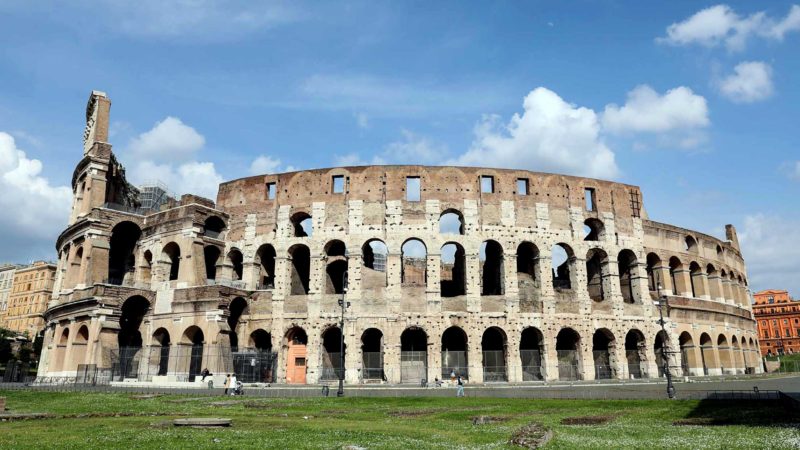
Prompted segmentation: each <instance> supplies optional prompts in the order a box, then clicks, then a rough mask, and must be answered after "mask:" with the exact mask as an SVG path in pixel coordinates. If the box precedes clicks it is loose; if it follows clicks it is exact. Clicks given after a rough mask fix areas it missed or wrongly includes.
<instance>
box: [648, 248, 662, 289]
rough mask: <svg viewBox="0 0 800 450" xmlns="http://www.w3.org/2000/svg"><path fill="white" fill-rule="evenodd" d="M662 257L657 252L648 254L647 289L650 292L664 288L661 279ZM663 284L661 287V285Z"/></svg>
mask: <svg viewBox="0 0 800 450" xmlns="http://www.w3.org/2000/svg"><path fill="white" fill-rule="evenodd" d="M660 269H661V257H660V256H658V255H657V254H656V253H652V252H651V253H648V254H647V269H646V271H647V289H648V290H649V291H650V292H655V293H657V294H658V293H659V291H660V290H661V289H662V288H663V285H662V280H661V273H662V272H660ZM659 286H661V287H659Z"/></svg>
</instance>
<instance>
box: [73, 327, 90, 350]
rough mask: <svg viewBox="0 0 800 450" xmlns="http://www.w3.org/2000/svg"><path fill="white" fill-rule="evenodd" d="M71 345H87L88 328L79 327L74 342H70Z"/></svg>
mask: <svg viewBox="0 0 800 450" xmlns="http://www.w3.org/2000/svg"><path fill="white" fill-rule="evenodd" d="M72 343H73V344H83V345H86V344H88V343H89V327H87V326H86V325H81V327H80V328H79V329H78V332H77V333H75V340H74V341H73V342H72Z"/></svg>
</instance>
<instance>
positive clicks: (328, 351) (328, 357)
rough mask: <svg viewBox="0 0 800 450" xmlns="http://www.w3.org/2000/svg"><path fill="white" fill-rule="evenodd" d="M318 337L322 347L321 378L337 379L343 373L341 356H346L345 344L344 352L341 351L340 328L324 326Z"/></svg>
mask: <svg viewBox="0 0 800 450" xmlns="http://www.w3.org/2000/svg"><path fill="white" fill-rule="evenodd" d="M320 337H321V338H322V349H321V351H320V357H321V358H322V361H321V364H320V368H321V369H322V373H321V374H320V379H321V380H338V379H339V377H340V376H341V375H343V374H344V368H345V367H346V366H345V365H344V361H342V356H343V355H344V356H345V358H346V356H347V345H346V344H345V347H344V352H343V351H342V348H341V346H342V330H341V328H339V327H338V326H337V325H334V326H329V327H327V328H325V329H324V330H323V331H322V333H321V335H320Z"/></svg>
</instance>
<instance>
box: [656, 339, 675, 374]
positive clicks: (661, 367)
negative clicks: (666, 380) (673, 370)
mask: <svg viewBox="0 0 800 450" xmlns="http://www.w3.org/2000/svg"><path fill="white" fill-rule="evenodd" d="M670 347H671V346H670V344H669V336H667V333H666V332H664V331H663V330H661V331H659V332H658V333H656V338H655V339H654V340H653V354H654V355H655V357H656V359H655V365H656V369H657V371H658V376H659V377H663V376H665V375H666V371H667V370H669V359H668V358H669V352H670Z"/></svg>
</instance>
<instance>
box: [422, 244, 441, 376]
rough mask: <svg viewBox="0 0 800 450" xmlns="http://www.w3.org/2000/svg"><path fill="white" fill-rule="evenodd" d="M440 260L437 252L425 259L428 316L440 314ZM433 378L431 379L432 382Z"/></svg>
mask: <svg viewBox="0 0 800 450" xmlns="http://www.w3.org/2000/svg"><path fill="white" fill-rule="evenodd" d="M441 260H442V255H441V253H439V252H436V253H428V255H427V257H426V258H425V271H426V276H425V280H426V286H425V297H426V300H427V308H426V310H427V312H428V314H437V313H440V312H442V295H441V294H442V293H441V285H440V283H439V282H440V279H441V270H440V267H441ZM432 379H433V378H431V380H432Z"/></svg>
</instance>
